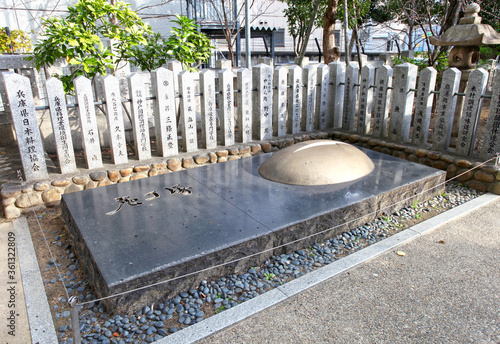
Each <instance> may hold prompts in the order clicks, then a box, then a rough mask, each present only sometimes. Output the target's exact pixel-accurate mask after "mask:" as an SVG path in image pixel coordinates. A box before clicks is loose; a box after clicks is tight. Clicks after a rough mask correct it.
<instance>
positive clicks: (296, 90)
mask: <svg viewBox="0 0 500 344" xmlns="http://www.w3.org/2000/svg"><path fill="white" fill-rule="evenodd" d="M301 105H302V68H300V67H299V66H297V65H293V66H291V67H290V68H289V69H288V104H287V111H288V123H287V132H288V134H297V133H298V132H299V131H300V113H301V111H300V106H301Z"/></svg>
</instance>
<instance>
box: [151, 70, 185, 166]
mask: <svg viewBox="0 0 500 344" xmlns="http://www.w3.org/2000/svg"><path fill="white" fill-rule="evenodd" d="M151 86H152V89H153V96H154V97H156V101H155V102H154V105H155V108H154V114H155V131H156V147H157V151H158V154H159V155H160V156H163V157H167V156H172V155H176V154H178V153H179V147H178V144H177V121H176V118H175V98H174V94H175V91H174V73H173V72H172V71H171V70H168V69H166V68H158V69H155V70H153V71H152V72H151Z"/></svg>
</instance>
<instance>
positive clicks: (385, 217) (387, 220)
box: [382, 216, 390, 222]
mask: <svg viewBox="0 0 500 344" xmlns="http://www.w3.org/2000/svg"><path fill="white" fill-rule="evenodd" d="M382 219H383V220H384V221H385V222H389V221H390V218H389V216H382Z"/></svg>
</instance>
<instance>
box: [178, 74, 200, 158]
mask: <svg viewBox="0 0 500 344" xmlns="http://www.w3.org/2000/svg"><path fill="white" fill-rule="evenodd" d="M193 79H194V76H193V73H190V72H187V71H182V72H180V73H179V90H180V92H181V102H180V110H181V119H180V123H182V126H181V127H182V146H183V147H184V151H185V152H195V151H197V150H198V138H197V133H196V112H195V103H194V80H193Z"/></svg>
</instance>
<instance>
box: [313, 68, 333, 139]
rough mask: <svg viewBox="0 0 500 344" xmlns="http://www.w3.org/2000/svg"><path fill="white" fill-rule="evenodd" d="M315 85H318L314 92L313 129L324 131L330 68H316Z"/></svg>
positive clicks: (326, 116)
mask: <svg viewBox="0 0 500 344" xmlns="http://www.w3.org/2000/svg"><path fill="white" fill-rule="evenodd" d="M316 83H317V84H319V86H318V88H317V92H316V114H315V118H314V128H315V129H319V130H325V129H326V127H327V122H328V91H329V84H330V67H328V66H327V65H325V64H320V65H319V66H318V73H317V79H316Z"/></svg>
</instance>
